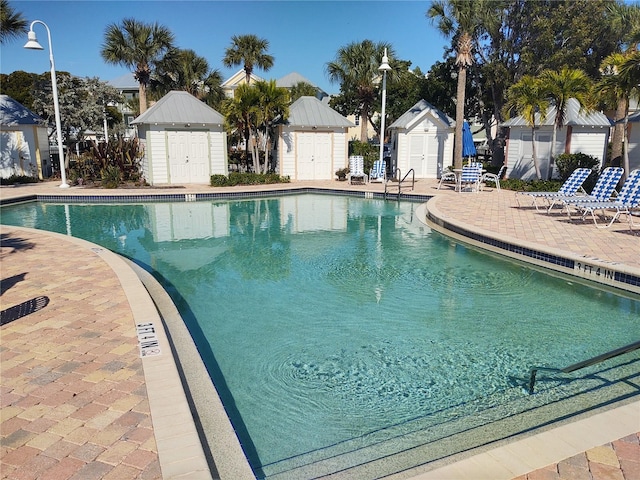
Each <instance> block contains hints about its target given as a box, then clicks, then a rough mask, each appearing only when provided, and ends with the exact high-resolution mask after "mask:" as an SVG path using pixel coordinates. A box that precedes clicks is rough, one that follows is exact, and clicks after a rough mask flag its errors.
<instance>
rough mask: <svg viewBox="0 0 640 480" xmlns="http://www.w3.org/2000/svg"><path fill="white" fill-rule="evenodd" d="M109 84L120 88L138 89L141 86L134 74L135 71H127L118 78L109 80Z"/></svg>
mask: <svg viewBox="0 0 640 480" xmlns="http://www.w3.org/2000/svg"><path fill="white" fill-rule="evenodd" d="M107 85H109V86H110V87H113V88H117V89H118V90H138V87H139V86H140V84H139V83H138V81H137V80H136V77H134V76H133V73H125V74H124V75H122V76H120V77H118V78H114V79H113V80H109V81H108V82H107Z"/></svg>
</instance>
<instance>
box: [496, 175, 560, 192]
mask: <svg viewBox="0 0 640 480" xmlns="http://www.w3.org/2000/svg"><path fill="white" fill-rule="evenodd" d="M561 186H562V182H559V181H558V180H532V181H526V180H520V179H517V178H508V179H503V180H500V188H504V189H506V190H515V191H517V192H557V191H558V190H560V187H561Z"/></svg>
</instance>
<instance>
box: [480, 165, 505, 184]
mask: <svg viewBox="0 0 640 480" xmlns="http://www.w3.org/2000/svg"><path fill="white" fill-rule="evenodd" d="M506 169H507V166H506V165H502V166H501V167H500V170H498V173H489V172H487V173H483V174H482V178H481V179H480V181H481V182H483V183H487V181H489V182H493V183H495V184H496V190H500V178H502V175H504V172H505V170H506Z"/></svg>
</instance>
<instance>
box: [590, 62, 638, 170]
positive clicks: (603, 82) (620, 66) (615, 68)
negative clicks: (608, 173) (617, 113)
mask: <svg viewBox="0 0 640 480" xmlns="http://www.w3.org/2000/svg"><path fill="white" fill-rule="evenodd" d="M602 71H603V75H602V78H601V79H600V81H599V82H598V84H597V85H596V91H597V92H598V94H599V95H600V96H601V98H606V99H608V100H609V102H611V101H613V102H615V103H616V104H618V105H619V104H622V105H623V110H624V116H623V118H622V120H621V121H622V125H623V128H622V131H623V146H624V148H623V155H622V167H623V168H624V172H625V173H624V177H625V178H626V176H627V175H628V174H629V167H630V164H629V135H628V134H629V131H628V125H629V100H630V99H636V100H638V99H640V52H639V51H637V50H635V51H629V52H626V53H614V54H611V55H609V56H608V57H607V58H605V59H604V61H603V62H602ZM618 121H620V120H618Z"/></svg>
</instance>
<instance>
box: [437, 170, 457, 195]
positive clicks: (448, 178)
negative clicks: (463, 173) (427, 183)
mask: <svg viewBox="0 0 640 480" xmlns="http://www.w3.org/2000/svg"><path fill="white" fill-rule="evenodd" d="M444 182H451V183H453V185H454V187H456V186H457V184H458V177H457V175H456V172H452V171H449V170H447V171H445V172H442V175H441V176H440V183H439V184H438V190H440V187H442V184H443V183H444Z"/></svg>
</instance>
